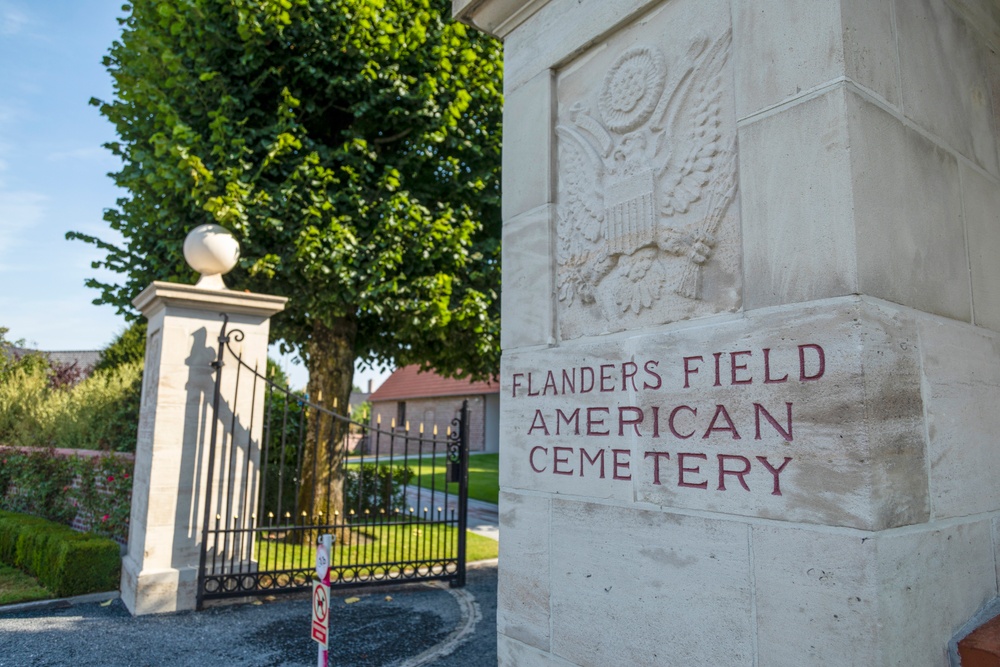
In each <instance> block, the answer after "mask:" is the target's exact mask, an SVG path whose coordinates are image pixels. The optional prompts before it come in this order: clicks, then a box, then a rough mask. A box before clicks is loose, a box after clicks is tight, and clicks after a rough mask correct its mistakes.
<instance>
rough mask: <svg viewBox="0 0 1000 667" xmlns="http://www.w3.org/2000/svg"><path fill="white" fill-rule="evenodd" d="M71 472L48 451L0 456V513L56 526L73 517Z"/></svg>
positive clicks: (63, 462) (10, 451) (69, 468)
mask: <svg viewBox="0 0 1000 667" xmlns="http://www.w3.org/2000/svg"><path fill="white" fill-rule="evenodd" d="M74 476H75V471H74V469H73V466H72V465H71V464H68V463H67V460H66V459H62V458H59V457H57V456H55V455H54V454H53V452H52V451H51V450H47V449H37V450H31V451H26V452H20V451H16V450H4V451H2V452H0V509H4V510H8V511H11V512H21V513H24V514H32V515H35V516H39V517H44V518H46V519H51V520H52V521H57V522H59V523H69V522H70V521H72V519H73V517H74V516H76V511H77V510H76V507H75V506H74V505H73V501H72V497H71V495H70V493H69V491H70V488H71V486H72V484H73V478H74Z"/></svg>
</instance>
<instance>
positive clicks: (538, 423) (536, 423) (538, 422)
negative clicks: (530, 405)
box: [528, 410, 549, 435]
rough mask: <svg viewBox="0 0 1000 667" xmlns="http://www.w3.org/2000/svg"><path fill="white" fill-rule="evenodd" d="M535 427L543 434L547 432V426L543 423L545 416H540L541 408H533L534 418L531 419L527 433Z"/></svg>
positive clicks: (530, 432) (529, 433)
mask: <svg viewBox="0 0 1000 667" xmlns="http://www.w3.org/2000/svg"><path fill="white" fill-rule="evenodd" d="M537 429H541V430H542V433H544V434H545V435H548V434H549V427H548V426H546V425H545V417H543V416H542V411H541V410H535V418H534V419H532V420H531V428H529V429H528V435H531V434H532V432H534V431H535V430H537Z"/></svg>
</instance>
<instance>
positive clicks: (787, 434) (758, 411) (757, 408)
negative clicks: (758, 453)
mask: <svg viewBox="0 0 1000 667" xmlns="http://www.w3.org/2000/svg"><path fill="white" fill-rule="evenodd" d="M785 408H786V409H787V410H788V430H787V431H786V430H785V429H783V428H781V424H779V423H778V420H776V419H775V418H774V417H772V416H771V413H770V412H768V411H767V410H766V409H764V406H763V405H760V404H759V403H754V404H753V416H754V422H755V424H756V426H757V434H756V436H754V440H760V416H761V415H764V419H766V420H767V421H768V422H769V423H770V424H771V426H772V427H774V430H775V431H777V432H778V434H779V435H781V437H782V438H784V439H785V440H787V441H788V442H791V441H792V404H791V403H785Z"/></svg>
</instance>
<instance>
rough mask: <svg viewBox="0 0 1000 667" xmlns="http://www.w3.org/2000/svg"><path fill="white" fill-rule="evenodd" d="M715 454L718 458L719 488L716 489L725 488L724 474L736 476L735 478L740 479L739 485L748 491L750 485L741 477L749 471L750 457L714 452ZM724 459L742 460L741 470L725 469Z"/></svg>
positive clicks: (722, 489) (721, 489)
mask: <svg viewBox="0 0 1000 667" xmlns="http://www.w3.org/2000/svg"><path fill="white" fill-rule="evenodd" d="M716 456H717V457H718V458H719V488H718V489H717V490H718V491H725V490H726V475H733V476H734V477H736V479H738V480H740V485H741V486H742V487H743V488H744V489H746V490H747V491H749V490H750V487H749V486H747V483H746V480H745V479H743V477H744V476H745V475H746V474H747V473H748V472H750V459H748V458H746V457H745V456H737V455H735V454H716ZM726 461H742V462H743V469H742V470H727V469H726Z"/></svg>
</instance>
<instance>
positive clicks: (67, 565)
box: [0, 512, 121, 597]
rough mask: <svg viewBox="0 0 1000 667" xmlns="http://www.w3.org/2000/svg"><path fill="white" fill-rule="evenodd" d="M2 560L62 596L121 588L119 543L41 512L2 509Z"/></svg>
mask: <svg viewBox="0 0 1000 667" xmlns="http://www.w3.org/2000/svg"><path fill="white" fill-rule="evenodd" d="M0 561H2V562H4V563H7V564H9V565H13V566H14V567H17V568H20V569H22V570H24V571H25V572H27V573H28V574H30V575H32V576H34V577H35V578H36V579H38V583H40V584H41V585H42V586H44V587H45V588H47V589H48V590H49V591H51V592H52V594H53V595H55V596H56V597H68V596H71V595H84V594H86V593H103V592H106V591H113V590H117V589H118V581H119V578H120V575H121V553H120V549H119V546H118V543H117V542H115V541H114V540H111V539H108V538H106V537H97V536H95V535H91V534H90V533H78V532H76V531H74V530H73V529H72V528H70V527H69V526H64V525H62V524H58V523H53V522H51V521H48V520H46V519H41V518H39V517H34V516H28V515H25V514H14V513H11V512H0Z"/></svg>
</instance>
